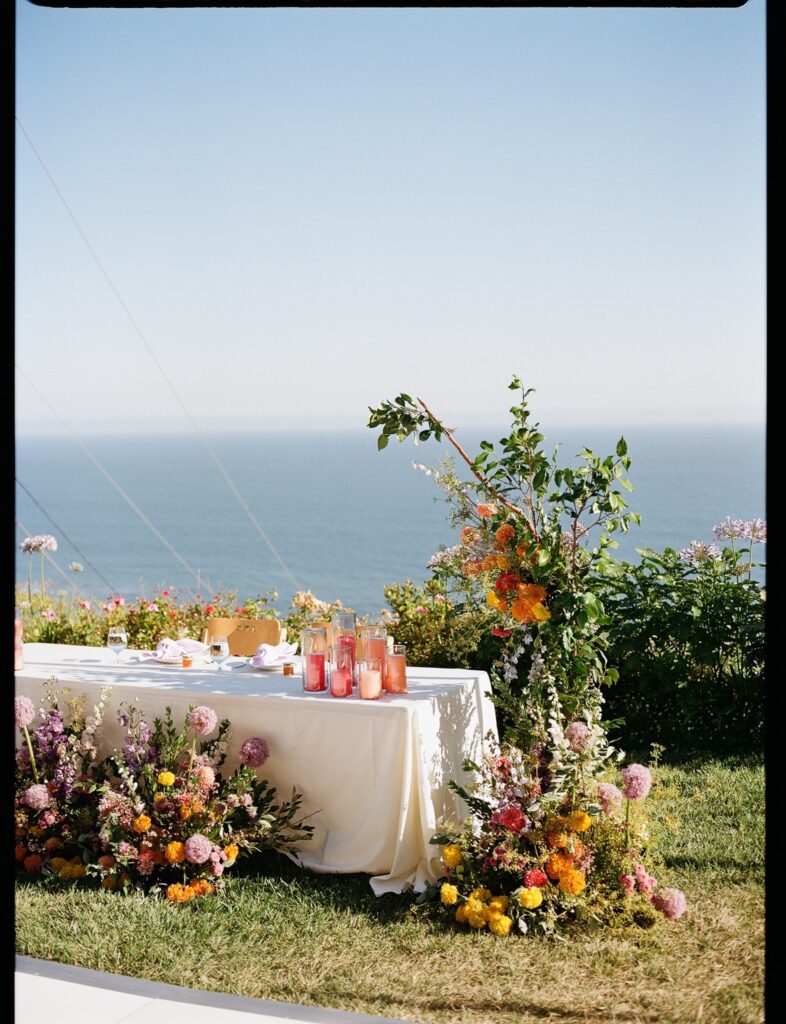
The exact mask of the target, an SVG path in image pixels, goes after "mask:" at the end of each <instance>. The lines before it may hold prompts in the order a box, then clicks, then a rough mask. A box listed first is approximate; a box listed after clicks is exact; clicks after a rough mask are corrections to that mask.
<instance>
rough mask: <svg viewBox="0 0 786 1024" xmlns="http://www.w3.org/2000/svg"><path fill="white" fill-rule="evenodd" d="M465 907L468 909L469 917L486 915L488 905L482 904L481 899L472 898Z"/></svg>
mask: <svg viewBox="0 0 786 1024" xmlns="http://www.w3.org/2000/svg"><path fill="white" fill-rule="evenodd" d="M465 906H466V908H467V917H469V915H470V914H485V913H486V905H485V904H484V903H482V902H481V901H480V900H479V899H477V898H476V897H475V896H470V897H469V898H468V899H467V902H466V904H465Z"/></svg>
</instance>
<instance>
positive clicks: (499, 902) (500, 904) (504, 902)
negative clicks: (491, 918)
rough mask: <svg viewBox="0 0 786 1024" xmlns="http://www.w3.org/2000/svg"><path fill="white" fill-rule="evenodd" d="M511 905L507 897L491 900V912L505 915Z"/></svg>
mask: <svg viewBox="0 0 786 1024" xmlns="http://www.w3.org/2000/svg"><path fill="white" fill-rule="evenodd" d="M509 905H510V900H509V899H508V897H507V896H495V897H494V898H493V899H492V900H489V910H492V911H496V912H497V913H500V914H504V913H505V911H506V910H507V909H508V906H509Z"/></svg>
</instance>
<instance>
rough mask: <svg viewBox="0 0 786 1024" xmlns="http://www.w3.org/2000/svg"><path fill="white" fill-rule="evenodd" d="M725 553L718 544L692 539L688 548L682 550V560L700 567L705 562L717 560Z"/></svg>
mask: <svg viewBox="0 0 786 1024" xmlns="http://www.w3.org/2000/svg"><path fill="white" fill-rule="evenodd" d="M722 557H723V553H722V552H721V549H720V548H719V547H718V545H717V544H703V543H702V542H701V541H700V540H692V541H691V542H690V545H689V546H688V547H687V548H683V549H682V551H680V561H682V562H684V563H685V564H686V565H691V566H693V568H694V569H698V568H699V566H701V565H703V564H704V563H705V562H717V561H719V560H720V559H721V558H722Z"/></svg>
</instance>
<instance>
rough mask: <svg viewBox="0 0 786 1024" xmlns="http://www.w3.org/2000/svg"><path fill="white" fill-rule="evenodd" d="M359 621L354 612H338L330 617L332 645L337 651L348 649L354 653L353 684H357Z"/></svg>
mask: <svg viewBox="0 0 786 1024" xmlns="http://www.w3.org/2000/svg"><path fill="white" fill-rule="evenodd" d="M356 626H357V619H356V618H355V613H354V612H348V611H338V612H333V614H332V615H331V616H330V643H331V646H332V647H333V648H334V649H335V648H338V647H347V648H349V649H351V651H352V683H353V685H355V684H357V659H358V652H357V633H356Z"/></svg>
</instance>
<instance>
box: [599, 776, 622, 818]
mask: <svg viewBox="0 0 786 1024" xmlns="http://www.w3.org/2000/svg"><path fill="white" fill-rule="evenodd" d="M598 800H599V801H600V806H601V807H602V808H603V813H604V814H612V813H613V812H614V811H618V810H619V809H620V807H622V793H621V792H620V790H619V789H617V787H616V786H615V785H614V784H613V783H611V782H601V783H599V784H598Z"/></svg>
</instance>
